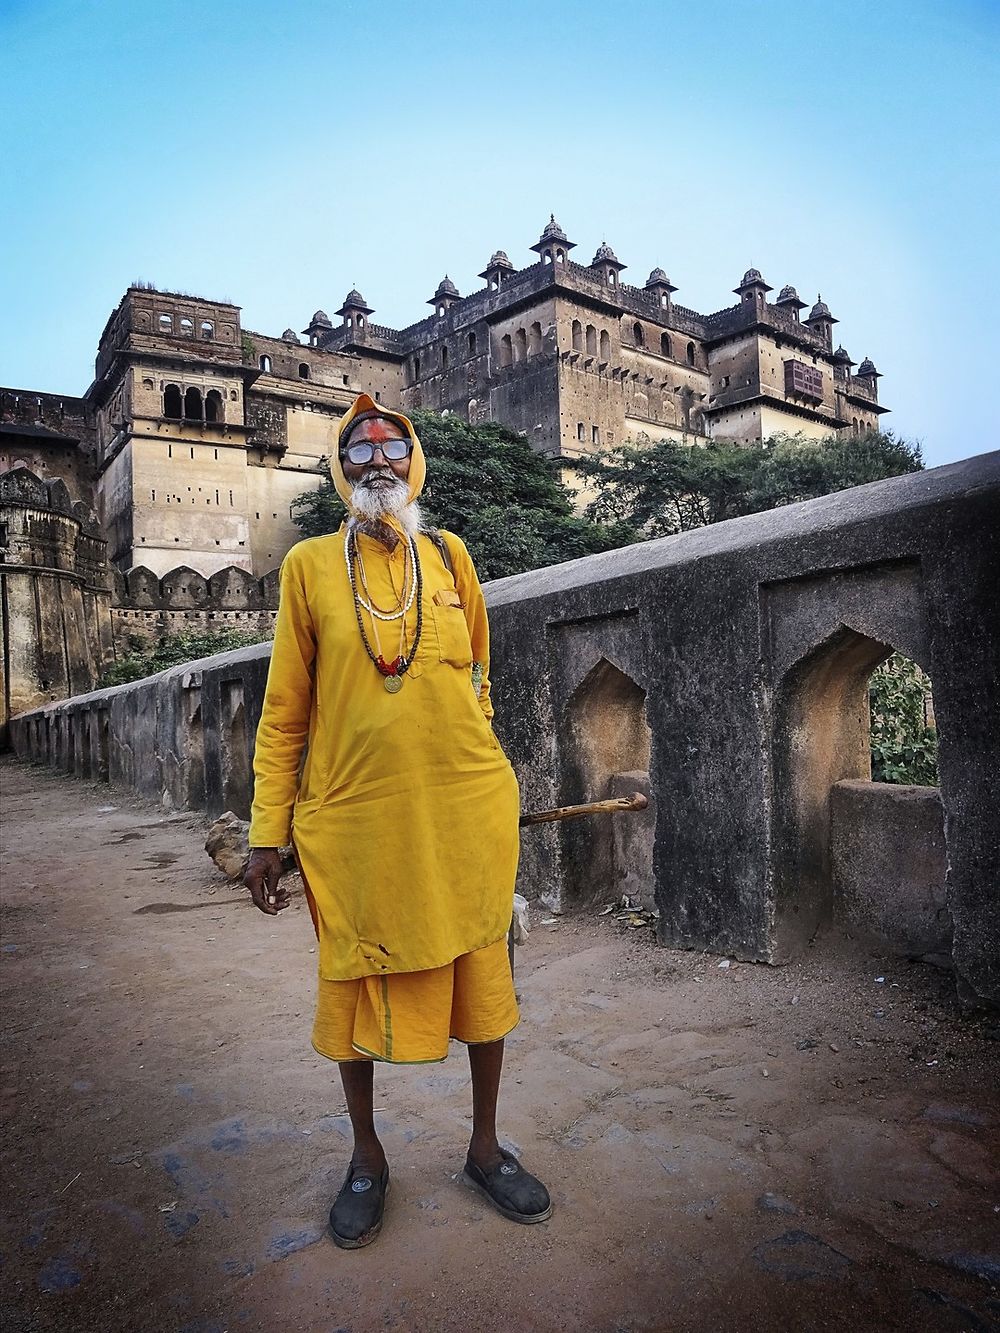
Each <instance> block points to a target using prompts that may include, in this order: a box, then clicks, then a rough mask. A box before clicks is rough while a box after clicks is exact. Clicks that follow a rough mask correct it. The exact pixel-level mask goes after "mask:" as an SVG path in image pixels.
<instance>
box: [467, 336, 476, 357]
mask: <svg viewBox="0 0 1000 1333" xmlns="http://www.w3.org/2000/svg"><path fill="white" fill-rule="evenodd" d="M466 353H467V355H469V356H475V355H476V335H475V333H474V332H473V333H470V334H469V337H468V339H467V341H466Z"/></svg>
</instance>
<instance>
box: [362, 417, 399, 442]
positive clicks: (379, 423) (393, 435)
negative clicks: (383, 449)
mask: <svg viewBox="0 0 1000 1333" xmlns="http://www.w3.org/2000/svg"><path fill="white" fill-rule="evenodd" d="M365 434H366V435H367V437H368V440H369V441H370V442H371V443H372V444H385V442H386V440H395V439H398V438H399V435H400V430H399V427H398V426H394V424H393V423H392V422H391V421H386V420H384V419H383V418H382V417H376V418H375V420H374V421H369V422H368V429H367V430H366V432H365Z"/></svg>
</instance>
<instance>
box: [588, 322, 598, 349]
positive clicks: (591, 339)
mask: <svg viewBox="0 0 1000 1333" xmlns="http://www.w3.org/2000/svg"><path fill="white" fill-rule="evenodd" d="M587 355H588V356H596V355H597V330H596V329H595V328H594V326H593V324H588V325H587Z"/></svg>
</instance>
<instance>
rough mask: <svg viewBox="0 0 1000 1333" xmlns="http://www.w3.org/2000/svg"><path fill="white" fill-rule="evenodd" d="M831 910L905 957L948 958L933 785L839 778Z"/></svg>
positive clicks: (940, 820)
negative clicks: (853, 780)
mask: <svg viewBox="0 0 1000 1333" xmlns="http://www.w3.org/2000/svg"><path fill="white" fill-rule="evenodd" d="M830 802H831V804H830V857H831V861H832V867H833V893H834V913H835V915H836V916H837V917H838V919H839V920H840V921H841V922H842V923H843V924H844V925H845V926H846V927H847V928H848V929H849V930H851V931H852V932H854V933H855V934H857V935H859V936H862V937H866V938H868V939H869V940H872V941H873V942H874V943H876V944H877V945H878V946H879V947H880V948H883V949H888V950H889V951H890V952H893V953H900V954H903V955H904V956H906V957H910V958H923V957H930V958H934V959H942V958H947V957H948V955H949V953H950V949H951V934H952V924H951V913H950V912H949V911H948V897H947V889H946V885H945V879H946V875H947V869H948V866H947V860H946V857H945V836H944V811H943V809H942V807H941V797H940V793H939V792H938V790H937V788H936V787H895V786H889V785H887V784H886V783H882V782H851V781H845V782H837V783H835V784H834V786H833V788H832V790H831V794H830Z"/></svg>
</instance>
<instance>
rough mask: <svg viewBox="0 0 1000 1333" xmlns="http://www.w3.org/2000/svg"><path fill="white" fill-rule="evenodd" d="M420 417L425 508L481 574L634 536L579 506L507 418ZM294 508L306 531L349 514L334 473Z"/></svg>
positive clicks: (567, 556) (497, 574)
mask: <svg viewBox="0 0 1000 1333" xmlns="http://www.w3.org/2000/svg"><path fill="white" fill-rule="evenodd" d="M413 424H414V426H415V428H416V431H417V434H418V435H419V436H420V441H421V443H422V445H423V446H424V450H425V452H426V454H427V484H426V486H425V489H424V493H423V495H422V497H421V504H422V507H423V509H424V513H425V516H426V518H427V519H428V521H429V522H430V523H432V524H434V525H436V526H438V527H442V528H447V529H448V530H449V531H450V532H454V533H457V534H458V536H459V537H461V538H462V540H463V541H464V542H465V543H466V545H467V546H468V548H469V551H470V553H471V555H472V558H473V560H474V561H475V563H476V568H477V570H478V572H479V576H480V578H483V579H496V578H503V577H505V576H506V575H508V574H519V573H522V572H523V571H524V570H527V569H537V568H540V567H541V566H543V565H552V564H557V563H558V562H559V561H562V560H572V559H575V558H576V557H577V556H581V555H592V554H593V553H594V552H596V551H606V550H610V549H611V548H613V547H616V546H623V545H625V544H626V543H628V542H629V541H632V540H634V539H635V533H634V532H633V530H632V528H631V527H629V526H627V525H625V524H619V523H615V522H610V523H598V522H595V521H593V520H592V519H590V518H587V517H580V516H579V515H577V514H574V512H573V503H572V493H571V492H570V491H569V489H568V488H567V487H566V486H564V485H563V484H562V483H561V482H560V481H559V480H558V478H557V477H556V476H555V473H554V471H553V467H552V464H551V463H550V462H549V461H548V460H547V459H545V458H543V457H542V456H541V455H540V454H537V453H535V451H534V450H533V449H531V448H530V447H529V445H528V444H527V442H526V441H525V440H524V439H523V438H522V437H521V436H519V435H517V434H516V433H515V432H514V431H511V430H508V429H507V428H506V427H505V426H499V425H496V424H495V423H492V422H491V423H489V424H485V425H479V426H473V425H470V424H469V423H468V422H467V421H463V420H462V419H461V418H460V417H457V416H450V415H449V416H446V417H441V416H438V415H437V414H436V413H433V412H419V411H418V412H415V413H414V414H413ZM292 510H293V514H294V518H295V522H296V524H297V525H298V527H299V530H300V531H301V532H302V534H303V535H304V536H307V537H314V536H319V535H321V534H322V533H325V532H333V531H335V530H336V528H337V527H339V525H340V523H341V521H342V520H343V517H344V507H343V505H342V503H341V501H340V498H339V497H338V495H337V493H336V491H335V490H334V488H333V483H332V482H331V481H330V480H329V476H328V477H327V480H326V481H325V482H324V483H323V485H321V486H320V487H318V488H317V489H316V490H313V491H309V492H307V493H306V494H304V495H300V496H298V497H297V499H295V500H293V502H292Z"/></svg>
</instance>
